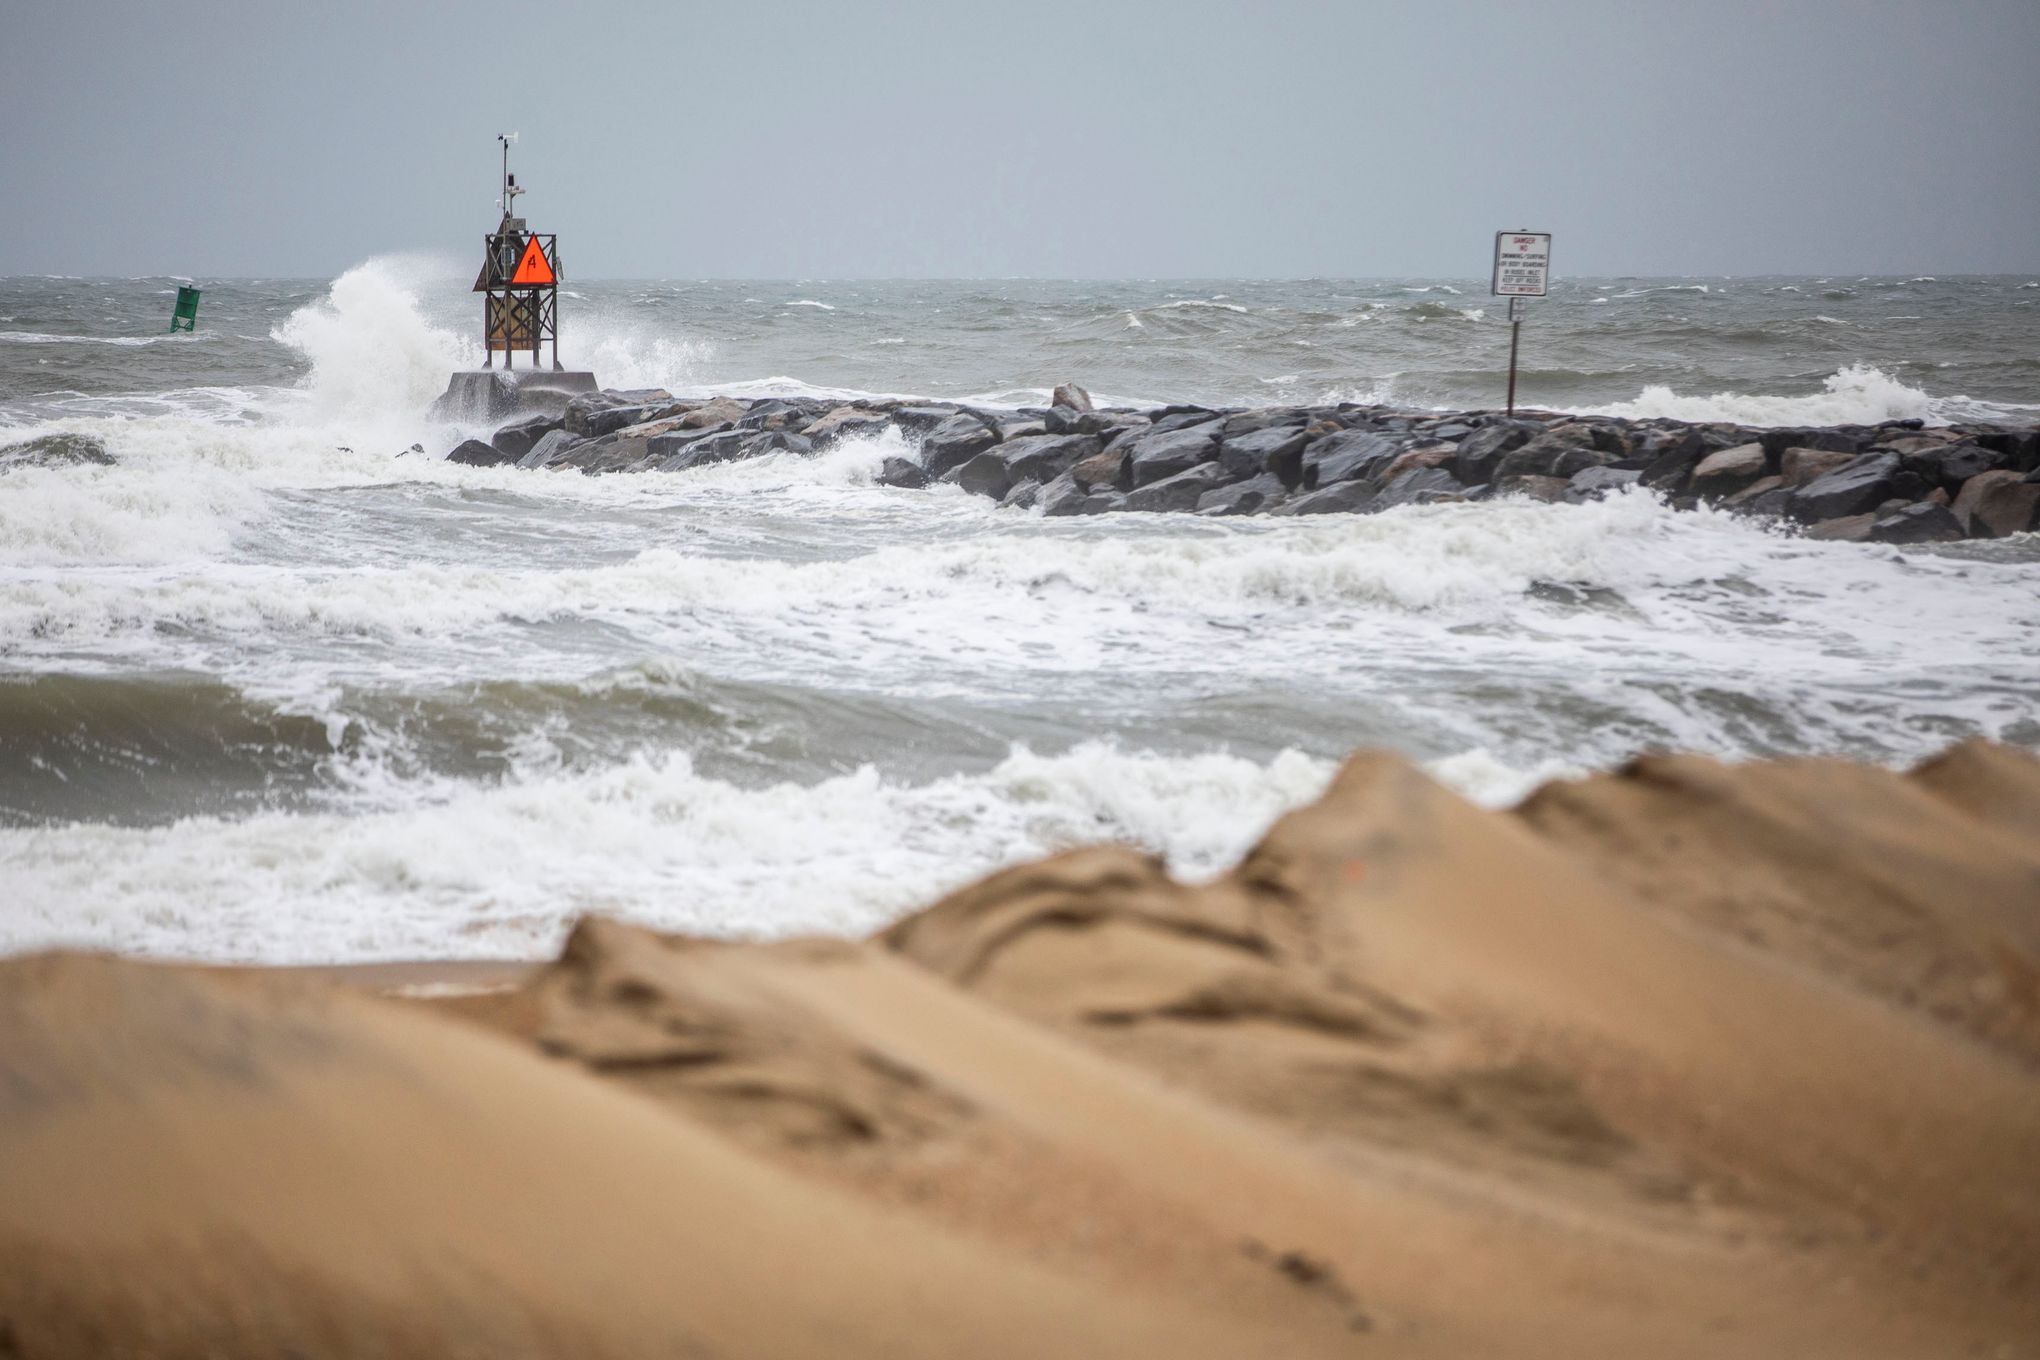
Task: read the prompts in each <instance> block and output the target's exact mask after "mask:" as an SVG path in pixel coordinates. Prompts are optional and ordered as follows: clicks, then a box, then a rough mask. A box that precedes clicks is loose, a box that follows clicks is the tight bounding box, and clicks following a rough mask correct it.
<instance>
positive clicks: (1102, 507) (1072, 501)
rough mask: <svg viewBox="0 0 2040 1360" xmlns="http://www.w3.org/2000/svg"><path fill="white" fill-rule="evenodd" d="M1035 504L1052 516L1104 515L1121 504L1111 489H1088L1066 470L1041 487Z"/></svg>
mask: <svg viewBox="0 0 2040 1360" xmlns="http://www.w3.org/2000/svg"><path fill="white" fill-rule="evenodd" d="M1034 504H1035V508H1037V509H1038V510H1040V511H1041V513H1042V514H1044V515H1047V516H1049V517H1051V518H1061V517H1062V516H1065V515H1102V514H1104V513H1105V512H1106V511H1107V510H1111V509H1113V508H1115V507H1116V506H1117V505H1118V504H1119V497H1118V495H1117V494H1115V493H1113V492H1111V491H1088V490H1086V489H1085V488H1084V487H1083V486H1081V485H1079V484H1078V482H1077V480H1076V478H1075V477H1073V476H1071V475H1070V474H1069V473H1067V472H1065V473H1064V474H1063V475H1062V476H1060V477H1058V478H1056V479H1055V480H1054V481H1052V482H1050V483H1049V484H1048V485H1047V486H1044V487H1042V488H1041V491H1040V492H1039V494H1037V495H1036V496H1035V498H1034Z"/></svg>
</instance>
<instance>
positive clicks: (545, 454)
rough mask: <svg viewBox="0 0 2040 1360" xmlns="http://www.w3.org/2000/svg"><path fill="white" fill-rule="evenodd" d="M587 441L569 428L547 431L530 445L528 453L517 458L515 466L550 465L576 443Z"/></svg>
mask: <svg viewBox="0 0 2040 1360" xmlns="http://www.w3.org/2000/svg"><path fill="white" fill-rule="evenodd" d="M587 442H588V441H587V440H585V439H583V438H582V437H581V436H580V435H577V434H574V433H573V432H571V431H569V430H551V431H548V432H547V433H546V434H545V435H544V436H543V437H541V438H540V439H539V441H538V442H537V443H536V444H533V445H532V446H531V452H530V453H527V454H525V455H524V456H523V457H522V458H520V459H518V460H517V466H519V467H521V468H542V467H550V466H552V464H553V463H554V462H555V461H556V460H558V459H560V458H564V457H566V455H567V454H568V453H569V452H571V451H572V450H573V449H574V448H575V447H576V446H577V445H580V444H585V443H587Z"/></svg>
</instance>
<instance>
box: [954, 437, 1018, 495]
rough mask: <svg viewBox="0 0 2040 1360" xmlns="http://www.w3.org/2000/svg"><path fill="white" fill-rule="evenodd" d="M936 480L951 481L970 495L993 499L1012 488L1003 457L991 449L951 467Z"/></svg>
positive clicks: (1011, 480)
mask: <svg viewBox="0 0 2040 1360" xmlns="http://www.w3.org/2000/svg"><path fill="white" fill-rule="evenodd" d="M938 480H941V481H945V482H953V483H955V484H956V485H957V486H960V487H962V488H963V489H964V490H965V491H968V492H970V493H971V494H972V495H975V496H990V497H991V498H992V499H993V500H998V499H999V498H1000V497H1002V496H1004V495H1005V494H1006V493H1007V492H1008V491H1011V490H1012V489H1013V479H1012V478H1011V477H1009V476H1007V475H1006V460H1005V458H1004V457H1003V456H1001V455H1000V454H999V453H998V452H997V451H995V450H992V449H987V450H985V451H984V452H983V453H980V454H978V455H976V456H975V457H973V458H970V459H969V460H967V461H965V462H963V463H960V464H958V465H957V466H956V467H953V468H951V469H950V470H949V471H947V472H945V473H943V474H942V476H941V477H940V478H939V479H938Z"/></svg>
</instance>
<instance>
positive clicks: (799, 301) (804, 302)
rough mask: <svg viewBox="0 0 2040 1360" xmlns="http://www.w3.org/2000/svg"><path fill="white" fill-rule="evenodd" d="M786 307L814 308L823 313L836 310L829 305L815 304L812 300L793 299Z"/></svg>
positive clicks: (824, 303) (823, 303)
mask: <svg viewBox="0 0 2040 1360" xmlns="http://www.w3.org/2000/svg"><path fill="white" fill-rule="evenodd" d="M786 305H787V306H789V307H816V308H819V309H820V310H822V311H825V312H833V311H835V310H836V309H835V307H833V306H831V305H830V304H829V303H826V302H816V301H815V300H814V299H813V298H795V299H794V300H793V301H792V302H789V303H787V304H786Z"/></svg>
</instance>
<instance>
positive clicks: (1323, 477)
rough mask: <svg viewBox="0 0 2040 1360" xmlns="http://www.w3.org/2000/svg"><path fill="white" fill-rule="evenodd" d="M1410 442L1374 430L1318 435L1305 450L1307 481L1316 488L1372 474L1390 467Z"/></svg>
mask: <svg viewBox="0 0 2040 1360" xmlns="http://www.w3.org/2000/svg"><path fill="white" fill-rule="evenodd" d="M1409 446H1410V441H1409V439H1408V438H1406V437H1398V436H1396V435H1386V434H1377V433H1375V432H1374V431H1372V430H1342V431H1340V432H1339V433H1337V434H1330V435H1326V436H1324V437H1323V438H1321V439H1314V440H1312V441H1311V442H1310V443H1309V444H1307V445H1305V446H1304V450H1303V463H1302V467H1303V485H1304V486H1306V487H1310V488H1313V489H1315V488H1317V487H1321V486H1329V485H1331V484H1332V483H1334V482H1349V481H1353V480H1355V479H1360V478H1366V477H1371V476H1373V475H1374V474H1376V473H1378V472H1381V471H1383V470H1384V469H1386V468H1387V467H1388V465H1389V464H1390V463H1392V462H1394V461H1395V460H1396V459H1397V458H1398V457H1400V456H1401V455H1402V453H1403V451H1404V450H1405V449H1407V448H1409Z"/></svg>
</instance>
